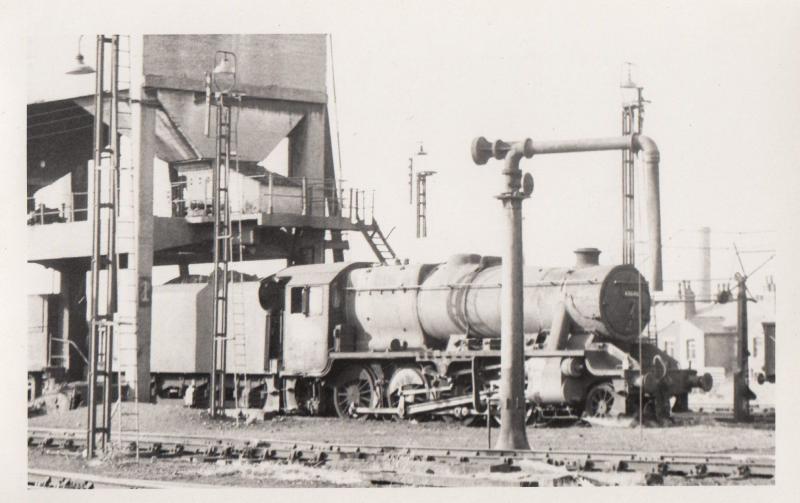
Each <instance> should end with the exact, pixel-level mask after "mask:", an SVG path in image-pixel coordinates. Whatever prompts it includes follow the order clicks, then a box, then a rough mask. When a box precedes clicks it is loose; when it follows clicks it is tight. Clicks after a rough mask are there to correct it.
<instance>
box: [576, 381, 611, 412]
mask: <svg viewBox="0 0 800 503" xmlns="http://www.w3.org/2000/svg"><path fill="white" fill-rule="evenodd" d="M614 399H615V398H614V388H613V387H612V386H611V384H609V383H602V384H598V385H596V386H594V387H592V389H590V390H589V393H587V395H586V405H585V407H584V410H583V413H584V415H586V416H587V417H609V416H610V415H611V409H612V407H613V406H614Z"/></svg>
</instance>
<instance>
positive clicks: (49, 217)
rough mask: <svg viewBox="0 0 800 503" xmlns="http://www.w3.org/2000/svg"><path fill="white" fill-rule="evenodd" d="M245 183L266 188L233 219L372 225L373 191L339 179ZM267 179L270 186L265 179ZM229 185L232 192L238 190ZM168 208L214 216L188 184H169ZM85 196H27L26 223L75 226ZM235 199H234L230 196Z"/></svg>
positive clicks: (83, 214) (208, 202)
mask: <svg viewBox="0 0 800 503" xmlns="http://www.w3.org/2000/svg"><path fill="white" fill-rule="evenodd" d="M246 178H249V179H265V180H266V181H267V182H266V184H265V186H266V190H265V191H263V192H259V195H258V198H257V199H256V198H255V197H251V198H249V199H248V198H245V199H244V203H243V204H239V206H240V207H238V208H231V211H232V214H234V215H236V216H237V217H239V216H243V217H245V218H246V217H247V216H248V215H252V216H255V215H258V214H261V213H267V214H273V213H275V214H281V213H283V214H286V213H290V214H300V215H315V216H324V217H340V218H347V219H348V220H350V221H351V222H360V223H364V224H367V225H371V224H372V223H373V222H374V212H375V191H374V190H370V191H367V190H364V189H360V188H356V187H348V186H346V185H345V183H344V181H342V180H336V179H333V178H329V179H319V178H307V177H296V178H290V177H283V176H280V175H273V176H270V174H264V175H253V176H247V177H246ZM270 178H272V183H270V182H269V179H270ZM232 185H234V187H233V190H232V192H235V191H236V190H241V189H239V188H238V187H236V184H232ZM170 189H171V206H172V216H173V217H202V216H210V215H212V214H213V207H214V204H213V197H212V196H211V194H210V193H209V194H208V195H207V196H206V195H205V192H206V191H204V190H202V191H200V192H203V194H204V196H203V197H200V198H198V197H191V196H190V195H189V191H188V190H187V189H188V187H187V182H186V181H179V182H173V183H171V187H170ZM88 199H89V195H88V192H72V193H69V194H66V195H65V197H63V198H62V202H61V203H60V205H59V206H58V207H52V206H48V205H47V204H45V203H41V202H39V203H38V204H37V201H36V198H35V197H28V198H27V207H28V212H27V224H28V225H45V224H54V223H67V222H80V221H86V220H88V218H89V215H88V214H89V209H88V206H89V205H88ZM231 200H232V201H239V198H238V197H237V198H231Z"/></svg>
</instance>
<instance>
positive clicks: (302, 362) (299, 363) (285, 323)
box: [259, 262, 369, 376]
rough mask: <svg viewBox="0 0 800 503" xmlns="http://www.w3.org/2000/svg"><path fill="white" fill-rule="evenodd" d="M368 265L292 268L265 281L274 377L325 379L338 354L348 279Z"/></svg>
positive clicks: (263, 300) (262, 298)
mask: <svg viewBox="0 0 800 503" xmlns="http://www.w3.org/2000/svg"><path fill="white" fill-rule="evenodd" d="M368 265H369V264H368V263H361V262H350V263H345V262H337V263H332V264H310V265H300V266H292V267H287V268H286V269H284V270H282V271H280V272H278V273H276V274H274V275H273V276H270V277H268V278H266V279H265V280H263V281H262V283H261V288H260V290H259V299H260V301H261V306H262V307H263V308H264V309H265V310H266V311H267V313H268V317H267V334H266V336H267V340H268V351H267V354H268V355H269V356H268V358H269V362H268V365H267V368H268V369H269V370H270V373H274V372H276V371H278V370H280V372H281V374H282V375H285V376H321V375H323V374H325V372H326V371H327V369H328V365H329V361H330V360H329V358H328V353H329V352H330V351H331V350H333V349H335V347H336V345H337V344H336V338H335V335H336V334H335V333H334V332H335V329H336V327H337V326H338V325H340V324H341V323H342V321H343V319H344V288H343V286H342V285H343V283H344V279H343V276H345V273H346V272H348V271H350V270H352V269H355V268H358V267H367V266H368Z"/></svg>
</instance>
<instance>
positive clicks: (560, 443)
mask: <svg viewBox="0 0 800 503" xmlns="http://www.w3.org/2000/svg"><path fill="white" fill-rule="evenodd" d="M139 421H140V429H141V431H143V432H160V433H188V434H191V433H196V434H204V435H222V436H232V437H237V438H262V439H276V440H277V439H282V440H286V439H289V440H308V441H319V442H339V443H363V444H372V445H396V446H422V445H424V446H437V447H472V448H483V447H486V445H487V432H486V428H485V427H483V428H479V427H465V426H463V425H461V424H458V423H452V424H447V423H444V422H442V421H427V422H419V423H417V422H413V421H381V420H374V419H372V420H363V419H356V420H341V419H337V418H320V417H284V416H279V417H276V418H273V419H270V420H266V421H264V422H256V423H253V424H249V425H245V424H243V423H241V424H240V425H237V424H236V422H235V421H233V420H232V419H228V418H225V419H216V420H212V419H211V418H209V417H208V414H207V413H206V412H205V411H202V410H198V409H187V408H184V407H182V406H181V405H178V404H165V403H160V404H141V405H140V406H139ZM28 424H29V425H30V426H39V427H53V428H85V425H86V408H85V407H82V408H78V409H75V410H71V411H66V412H63V413H60V414H48V415H42V416H37V417H31V418H29V419H28ZM496 433H497V430H496V429H494V430H493V434H495V435H496ZM527 433H528V439H529V441H530V444H531V446H532V447H533V448H535V449H547V448H552V449H589V450H591V449H613V450H636V451H663V452H708V453H711V452H742V453H759V454H774V452H775V430H774V423H764V422H757V423H755V424H736V423H733V422H728V421H722V420H717V419H713V418H710V417H699V416H687V417H681V418H679V419H677V420H676V424H675V425H672V426H668V427H663V428H643V429H639V428H630V427H597V426H591V427H586V426H579V425H573V426H566V427H547V428H541V427H539V428H534V427H529V428H528V432H527Z"/></svg>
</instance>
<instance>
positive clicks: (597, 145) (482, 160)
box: [472, 134, 663, 292]
mask: <svg viewBox="0 0 800 503" xmlns="http://www.w3.org/2000/svg"><path fill="white" fill-rule="evenodd" d="M512 150H513V151H514V152H515V153H516V154H515V155H519V156H524V157H527V158H531V157H533V156H534V155H543V154H564V153H570V152H598V151H604V150H630V151H632V152H634V153H640V154H641V158H642V161H643V165H644V166H643V170H644V175H645V200H646V204H647V211H646V212H647V227H648V233H649V240H648V241H649V246H650V268H651V269H650V276H649V279H650V284H651V286H652V288H653V290H655V291H659V292H660V291H662V290H663V280H662V265H661V209H660V208H661V203H660V195H659V174H658V165H659V160H660V154H659V151H658V147H657V146H656V144H655V142H654V141H653V140H652V139H650V138H648V137H647V136H643V135H637V134H634V135H626V136H617V137H610V138H588V139H586V138H585V139H577V140H555V141H533V140H531V139H530V138H527V139H525V140H523V141H520V142H514V143H512V144H509V143H507V142H504V141H503V140H496V141H494V142H493V143H492V142H489V141H488V140H487V139H486V138H484V137H479V138H476V139H475V140H473V142H472V159H473V161H475V163H476V164H479V165H482V164H486V162H487V161H488V160H489V159H490V158H495V159H503V158H505V157H506V154H507V153H509V152H510V151H512Z"/></svg>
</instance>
